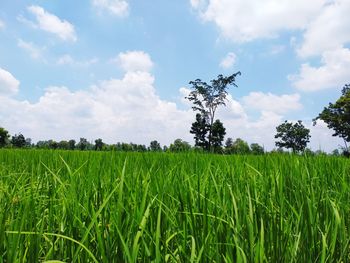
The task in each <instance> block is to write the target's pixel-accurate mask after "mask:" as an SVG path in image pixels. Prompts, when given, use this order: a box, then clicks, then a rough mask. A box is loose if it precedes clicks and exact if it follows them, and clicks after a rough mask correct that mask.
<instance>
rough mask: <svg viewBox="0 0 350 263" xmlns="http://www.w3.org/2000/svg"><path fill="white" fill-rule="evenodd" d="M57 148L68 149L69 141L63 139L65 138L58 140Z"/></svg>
mask: <svg viewBox="0 0 350 263" xmlns="http://www.w3.org/2000/svg"><path fill="white" fill-rule="evenodd" d="M57 148H58V149H62V150H68V149H69V143H68V142H67V141H65V140H62V141H60V142H58V144H57Z"/></svg>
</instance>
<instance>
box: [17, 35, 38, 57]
mask: <svg viewBox="0 0 350 263" xmlns="http://www.w3.org/2000/svg"><path fill="white" fill-rule="evenodd" d="M17 45H18V47H20V48H22V49H23V50H25V51H26V52H28V53H29V55H30V57H31V58H33V59H39V58H42V51H43V50H42V49H41V48H39V47H37V46H36V45H34V44H33V43H32V42H26V41H24V40H22V39H18V41H17Z"/></svg>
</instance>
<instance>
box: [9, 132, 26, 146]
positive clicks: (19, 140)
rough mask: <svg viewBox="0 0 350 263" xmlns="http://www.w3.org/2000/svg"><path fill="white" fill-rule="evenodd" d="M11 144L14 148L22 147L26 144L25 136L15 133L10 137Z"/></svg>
mask: <svg viewBox="0 0 350 263" xmlns="http://www.w3.org/2000/svg"><path fill="white" fill-rule="evenodd" d="M11 144H12V146H13V147H16V148H24V147H25V146H26V138H25V137H24V136H23V134H21V133H19V134H18V135H17V134H15V135H13V136H12V138H11Z"/></svg>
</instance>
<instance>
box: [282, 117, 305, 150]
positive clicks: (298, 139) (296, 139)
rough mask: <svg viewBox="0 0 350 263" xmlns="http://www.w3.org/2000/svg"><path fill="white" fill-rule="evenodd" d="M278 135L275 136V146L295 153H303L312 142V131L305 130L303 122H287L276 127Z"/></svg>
mask: <svg viewBox="0 0 350 263" xmlns="http://www.w3.org/2000/svg"><path fill="white" fill-rule="evenodd" d="M276 130H277V134H276V135H275V138H276V139H279V138H280V140H279V141H276V142H275V144H276V146H278V147H283V148H287V149H292V151H293V153H297V152H300V151H303V150H304V149H305V148H306V145H307V143H308V142H309V141H310V137H311V136H310V130H309V129H307V128H305V126H304V125H303V124H302V121H300V120H299V121H298V122H296V123H294V124H293V123H292V122H287V121H285V122H284V123H282V124H281V125H279V126H277V127H276Z"/></svg>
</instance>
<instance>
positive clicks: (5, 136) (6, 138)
mask: <svg viewBox="0 0 350 263" xmlns="http://www.w3.org/2000/svg"><path fill="white" fill-rule="evenodd" d="M9 142H10V134H9V132H8V131H7V130H5V129H4V128H2V127H0V148H2V147H5V146H6V145H8V144H9Z"/></svg>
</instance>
